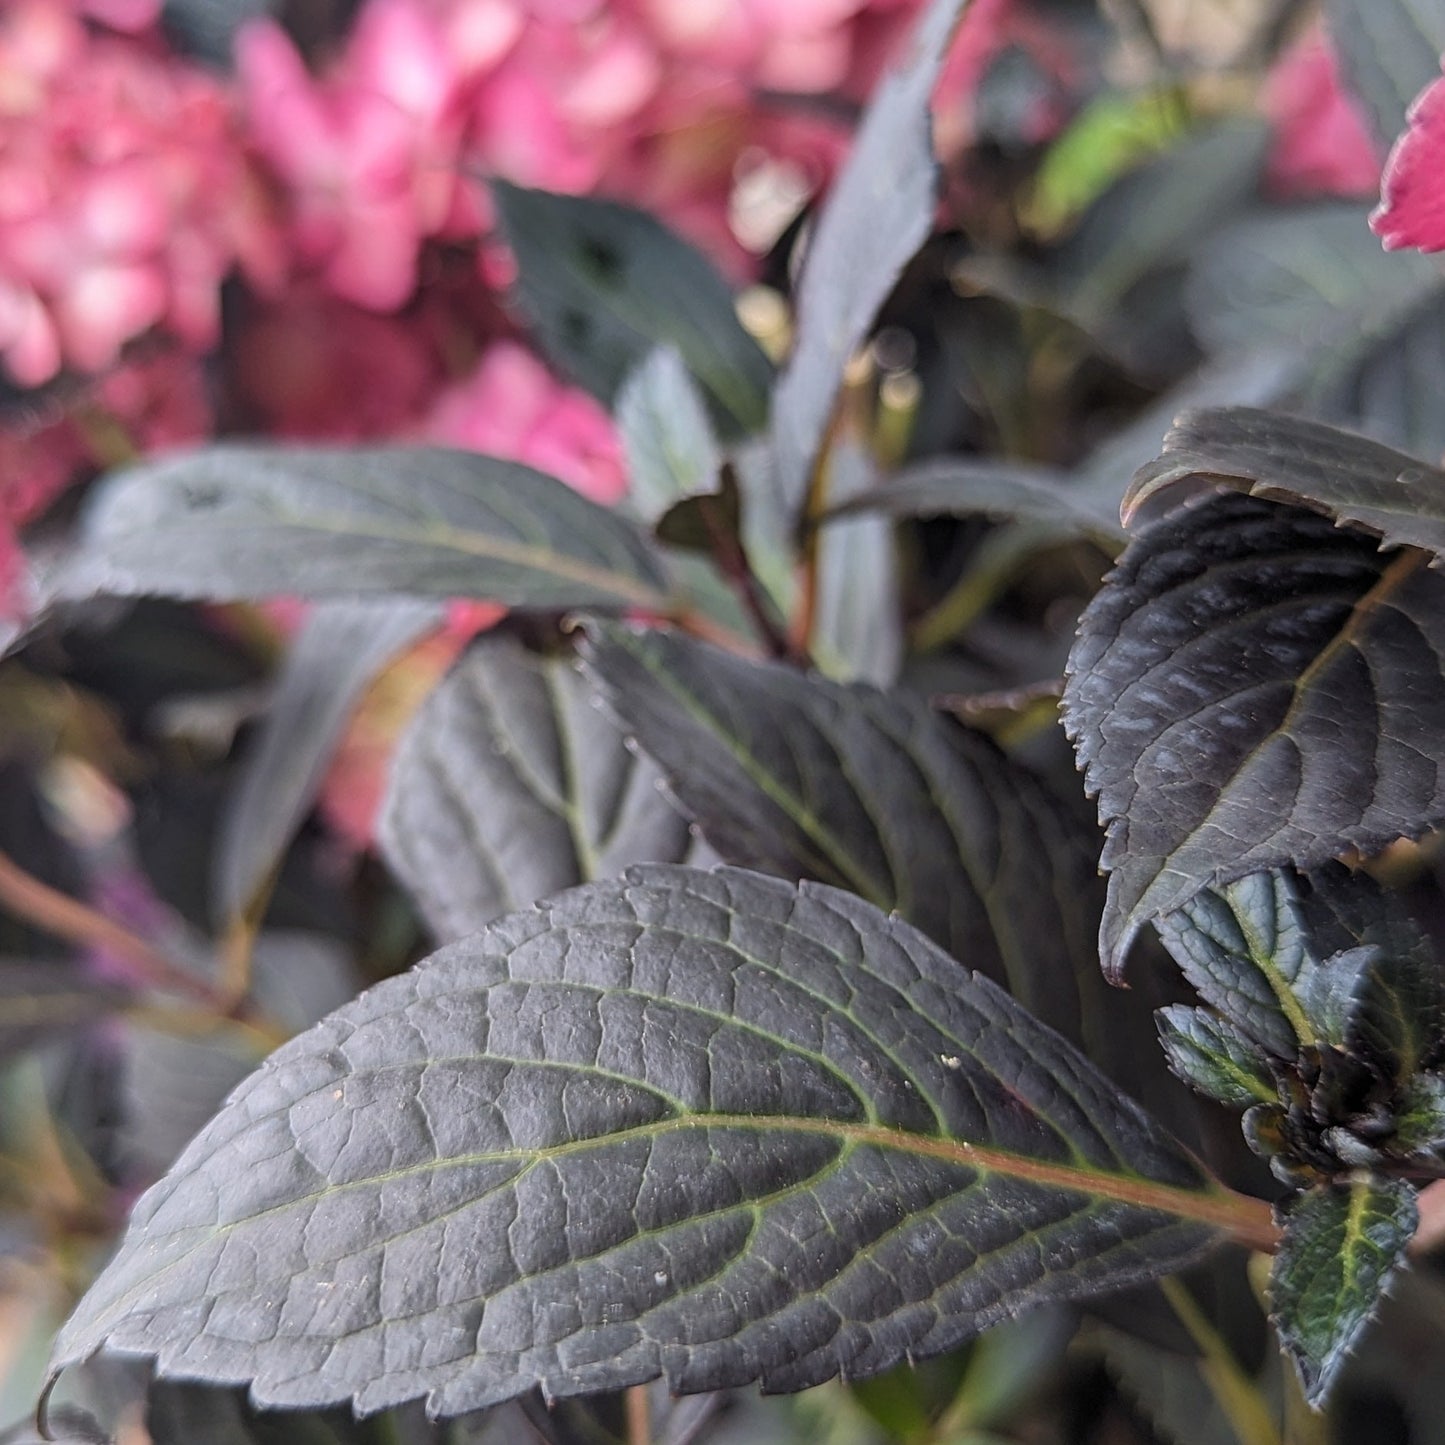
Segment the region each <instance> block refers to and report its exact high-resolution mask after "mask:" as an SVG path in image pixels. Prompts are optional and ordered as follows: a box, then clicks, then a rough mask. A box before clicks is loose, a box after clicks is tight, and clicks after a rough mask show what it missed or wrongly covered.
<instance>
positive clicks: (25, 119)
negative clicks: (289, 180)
mask: <svg viewBox="0 0 1445 1445" xmlns="http://www.w3.org/2000/svg"><path fill="white" fill-rule="evenodd" d="M137 13H138V12H137V11H134V10H132V11H131V18H135V15H136V14H137ZM273 245H274V238H273V237H272V236H271V235H270V233H269V229H268V226H267V220H266V216H265V213H264V209H263V207H262V206H261V205H260V198H259V193H258V192H257V191H256V190H255V186H254V181H253V179H252V177H251V176H250V175H249V173H248V171H247V167H246V165H245V163H244V160H243V157H242V152H241V147H240V140H239V136H238V133H237V131H236V128H235V120H234V115H233V113H232V110H231V106H230V103H229V101H228V99H227V97H226V94H225V92H224V90H223V89H222V87H221V86H220V84H219V83H218V82H217V81H216V80H214V79H213V78H212V77H210V76H209V75H207V74H205V73H204V72H202V71H200V70H198V69H195V68H194V67H190V66H187V65H185V64H183V63H181V62H180V61H178V60H175V59H173V58H169V57H166V56H165V55H163V54H160V53H156V52H154V51H153V50H151V49H148V48H147V47H146V46H144V45H142V44H140V43H139V42H136V41H132V40H127V39H121V38H119V37H115V36H109V35H101V34H93V33H91V32H89V31H87V30H86V28H85V27H84V26H83V25H82V24H81V22H80V20H79V19H78V18H77V17H76V16H75V15H74V14H73V13H71V12H70V11H68V10H67V9H66V8H65V7H64V6H63V5H61V4H60V3H58V0H16V3H13V4H11V5H9V6H8V7H6V8H5V9H4V11H3V13H0V356H3V359H4V364H5V366H6V368H7V369H8V370H9V372H10V373H11V375H12V376H13V377H14V378H15V380H17V381H18V382H20V383H21V384H22V385H26V386H35V385H38V384H40V383H42V382H44V381H47V380H49V379H50V378H51V377H52V376H54V375H55V374H56V372H57V371H59V370H60V368H61V367H62V366H63V365H70V366H73V367H75V368H77V369H78V370H81V371H91V372H94V371H100V370H102V369H104V368H105V367H107V366H110V365H111V364H112V363H113V362H114V361H115V359H116V357H117V355H118V354H119V351H120V348H121V347H122V346H123V345H124V344H125V343H126V342H127V341H129V340H130V339H131V338H133V337H136V336H139V335H140V334H142V333H143V332H145V331H147V330H149V329H150V328H152V327H154V326H162V327H164V328H165V329H167V330H168V331H169V332H171V333H172V334H173V335H175V336H177V337H179V338H180V339H181V340H183V341H184V342H186V343H187V344H188V345H189V346H191V347H193V348H194V349H197V350H204V349H207V348H209V347H211V346H212V345H214V343H215V341H216V339H217V336H218V332H219V314H218V298H219V290H220V284H221V281H222V280H223V279H224V277H225V276H226V275H227V273H228V272H230V271H231V270H232V269H233V267H234V266H235V265H236V263H237V262H238V261H240V262H242V263H243V264H245V265H248V266H249V267H251V268H252V270H253V273H254V274H257V275H264V274H265V273H266V272H267V270H268V268H269V267H270V266H271V265H272V264H273V261H274V250H273Z"/></svg>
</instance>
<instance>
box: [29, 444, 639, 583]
mask: <svg viewBox="0 0 1445 1445" xmlns="http://www.w3.org/2000/svg"><path fill="white" fill-rule="evenodd" d="M54 585H55V588H56V590H57V593H58V595H59V596H61V597H67V598H76V597H87V596H91V595H94V594H96V593H102V594H104V593H110V594H115V595H121V596H138V595H144V594H160V595H165V596H172V597H182V598H205V599H209V600H212V601H245V600H249V599H254V598H261V597H267V596H272V595H274V594H277V593H287V594H291V595H296V594H298V593H300V594H302V595H305V596H308V597H359V596H366V595H368V594H370V595H375V594H378V593H385V594H405V595H411V596H420V597H476V598H482V599H486V600H488V601H495V602H502V603H505V604H507V605H508V606H511V607H536V608H543V609H549V610H556V609H562V608H568V607H605V608H620V607H663V606H665V605H666V600H667V599H666V580H665V577H664V575H663V572H662V570H661V565H660V563H659V561H658V559H657V557H656V556H655V554H654V553H653V551H652V550H651V548H650V547H649V546H648V545H647V543H646V541H645V540H644V538H643V537H642V536H641V534H640V533H639V532H638V530H637V528H636V526H635V525H634V524H632V523H630V522H629V521H628V520H627V519H626V518H624V517H622V516H620V515H619V514H617V513H616V512H610V511H608V510H607V509H606V508H604V507H599V506H598V505H597V504H596V503H595V502H589V501H588V500H587V499H586V498H584V497H581V496H579V495H578V494H577V493H576V492H574V491H573V490H572V489H571V488H570V487H568V486H566V485H564V484H563V483H562V482H559V481H557V479H556V478H555V477H548V476H545V475H544V474H542V473H541V472H537V471H533V470H532V468H530V467H525V466H522V465H520V464H519V463H515V462H505V461H500V460H498V459H497V458H495V457H483V456H478V455H476V454H475V453H471V452H461V451H448V450H445V449H443V448H439V447H396V448H387V447H381V448H369V449H356V450H348V449H340V448H338V449H328V448H320V447H318V448H299V447H265V446H215V447H208V448H206V449H204V450H202V451H198V452H194V453H192V454H189V455H186V456H179V457H172V458H167V459H163V460H160V461H154V462H146V463H142V464H140V465H139V466H135V467H131V468H128V469H126V470H125V471H122V472H119V473H116V474H115V475H114V476H112V477H111V478H110V479H109V480H108V481H107V482H106V483H105V484H104V485H103V486H102V488H101V490H100V492H99V493H98V495H97V497H96V499H95V501H94V503H93V504H92V506H91V508H90V510H89V512H88V514H87V518H86V525H85V530H84V535H83V537H82V540H81V543H80V545H79V548H78V551H77V552H76V554H75V555H74V556H72V557H71V558H70V559H69V560H68V562H67V563H66V564H65V566H64V568H63V570H62V572H61V573H60V575H59V576H58V577H57V578H56V579H55V583H54Z"/></svg>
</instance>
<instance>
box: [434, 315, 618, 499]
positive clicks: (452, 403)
mask: <svg viewBox="0 0 1445 1445" xmlns="http://www.w3.org/2000/svg"><path fill="white" fill-rule="evenodd" d="M420 434H421V435H422V436H423V437H425V438H426V439H428V440H430V441H437V442H444V443H446V444H447V445H448V446H456V447H465V448H467V449H469V450H471V451H476V452H484V453H486V454H487V455H489V456H497V457H506V458H508V459H509V460H511V461H518V462H525V463H526V464H527V465H528V466H531V467H536V468H537V470H538V471H541V472H547V473H549V474H550V475H551V476H554V477H558V478H560V479H561V480H562V481H564V482H566V483H567V484H568V486H570V487H573V488H574V489H575V490H577V491H579V492H581V493H582V495H583V496H584V497H590V498H591V499H592V500H593V501H594V502H602V503H604V504H609V505H610V504H611V503H613V502H616V501H618V500H619V499H620V498H621V497H622V496H623V494H624V493H625V492H626V490H627V479H626V473H625V472H624V470H623V464H622V451H621V447H620V446H619V444H618V441H617V433H616V432H615V431H614V429H613V426H612V421H611V418H609V417H608V415H607V413H606V412H605V411H604V410H603V409H602V408H601V407H600V406H599V405H598V404H597V402H595V401H594V400H593V399H592V398H591V397H590V396H588V395H587V394H586V393H585V392H581V391H578V390H576V389H575V388H574V387H570V386H564V385H562V384H561V383H560V382H558V381H557V380H556V379H555V378H554V377H553V376H552V374H551V373H550V372H549V371H548V370H547V369H546V367H544V366H543V365H542V363H541V362H540V361H538V360H537V358H536V357H535V356H533V355H532V353H531V352H530V351H527V350H526V349H525V348H524V347H522V346H519V345H518V344H517V343H516V342H515V341H499V342H497V343H495V344H494V345H493V346H492V347H490V348H489V349H488V351H487V352H486V354H485V355H484V356H483V357H482V360H481V364H480V365H479V366H478V367H477V369H476V370H475V371H474V372H473V373H472V375H471V376H469V377H468V378H467V379H466V380H465V381H462V382H459V383H457V384H455V385H453V386H451V387H449V388H448V389H447V390H446V391H444V392H443V393H442V394H441V395H440V396H439V397H438V398H437V402H436V405H435V407H434V408H433V409H432V412H431V414H430V416H428V417H427V418H426V419H425V420H424V421H423V423H422V425H421V428H420Z"/></svg>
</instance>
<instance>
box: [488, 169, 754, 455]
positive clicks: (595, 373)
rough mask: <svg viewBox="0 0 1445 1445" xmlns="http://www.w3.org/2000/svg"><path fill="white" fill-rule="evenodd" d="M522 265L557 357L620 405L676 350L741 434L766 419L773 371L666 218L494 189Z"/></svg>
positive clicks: (522, 279) (521, 278)
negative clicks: (646, 371) (642, 367)
mask: <svg viewBox="0 0 1445 1445" xmlns="http://www.w3.org/2000/svg"><path fill="white" fill-rule="evenodd" d="M492 195H493V197H494V199H495V200H496V204H497V215H498V219H499V221H500V222H501V226H502V230H503V231H504V233H505V234H506V237H507V241H508V243H509V244H510V246H511V248H512V250H513V252H514V253H515V255H516V258H517V266H518V272H517V291H518V296H519V298H520V300H521V304H522V308H523V309H524V310H525V311H526V313H527V316H528V318H529V319H530V321H531V322H532V327H533V330H534V331H535V333H536V335H537V339H538V340H539V341H540V342H541V344H542V346H543V348H544V349H545V351H546V352H547V354H548V355H549V356H550V357H551V358H552V360H553V361H554V362H555V363H556V364H557V365H558V367H560V368H561V369H562V370H563V371H565V372H566V373H568V374H569V375H570V376H571V377H572V378H573V379H574V380H575V381H577V382H578V383H579V384H580V385H581V386H583V387H585V388H586V389H587V390H588V391H590V392H591V393H592V394H593V395H594V396H596V397H598V398H599V399H600V400H602V401H603V402H604V403H606V404H608V405H610V404H611V403H612V401H613V398H614V397H615V396H616V395H617V392H618V389H619V388H620V387H621V386H622V384H623V381H624V379H625V378H626V377H627V376H628V374H629V373H630V372H631V371H632V370H633V368H634V367H636V366H637V365H639V364H640V363H641V362H643V361H644V360H645V359H646V358H647V357H648V356H649V355H650V354H651V353H652V352H653V350H654V349H655V348H656V347H657V346H659V345H670V346H672V347H674V348H676V350H677V351H678V353H679V354H680V355H681V357H682V359H683V360H684V361H685V362H686V363H687V367H688V369H689V370H690V371H691V372H692V374H693V376H694V377H696V378H697V381H698V383H699V384H700V385H701V386H702V388H703V389H704V391H705V392H706V393H707V394H708V396H709V398H710V399H711V401H712V402H713V404H714V407H715V415H716V417H717V420H718V421H719V422H720V423H725V424H726V426H727V430H728V432H729V434H730V435H731V437H733V438H736V437H739V436H744V435H747V434H748V433H750V432H755V431H758V430H760V429H761V428H762V426H763V425H764V423H765V422H766V420H767V414H768V412H767V409H768V392H769V389H770V387H771V385H772V377H773V369H772V365H771V363H770V362H769V361H768V359H767V357H766V356H765V355H764V354H763V352H762V350H761V348H760V347H759V346H758V344H757V342H756V341H754V340H753V338H752V337H751V336H749V335H748V333H747V332H746V331H745V330H744V329H743V326H742V323H741V322H740V321H739V320H738V317H737V312H736V311H735V310H734V308H733V298H732V293H731V292H730V291H729V289H728V285H727V283H726V282H725V281H724V280H723V278H722V277H721V276H720V275H718V273H717V272H716V271H715V270H714V269H713V267H712V264H711V263H710V262H709V261H708V260H707V259H706V257H704V256H703V254H702V253H701V252H700V251H698V250H697V249H696V248H694V247H693V246H691V245H689V244H688V243H687V242H686V241H684V240H683V239H682V238H681V237H680V236H677V235H674V234H673V233H672V232H671V231H669V230H668V229H667V228H666V227H665V226H663V225H662V224H661V223H660V222H659V221H658V220H657V218H656V217H655V216H651V215H649V214H648V213H647V212H645V211H639V210H635V209H633V208H632V207H630V206H624V205H620V204H618V203H617V202H615V201H602V200H597V199H595V198H593V197H587V196H559V195H553V194H551V193H549V192H547V191H534V190H527V189H525V188H523V187H521V186H513V185H509V184H507V183H506V182H503V181H493V182H492Z"/></svg>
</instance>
